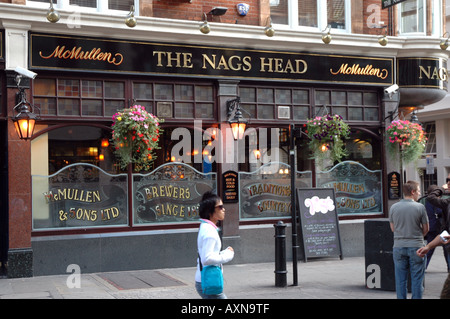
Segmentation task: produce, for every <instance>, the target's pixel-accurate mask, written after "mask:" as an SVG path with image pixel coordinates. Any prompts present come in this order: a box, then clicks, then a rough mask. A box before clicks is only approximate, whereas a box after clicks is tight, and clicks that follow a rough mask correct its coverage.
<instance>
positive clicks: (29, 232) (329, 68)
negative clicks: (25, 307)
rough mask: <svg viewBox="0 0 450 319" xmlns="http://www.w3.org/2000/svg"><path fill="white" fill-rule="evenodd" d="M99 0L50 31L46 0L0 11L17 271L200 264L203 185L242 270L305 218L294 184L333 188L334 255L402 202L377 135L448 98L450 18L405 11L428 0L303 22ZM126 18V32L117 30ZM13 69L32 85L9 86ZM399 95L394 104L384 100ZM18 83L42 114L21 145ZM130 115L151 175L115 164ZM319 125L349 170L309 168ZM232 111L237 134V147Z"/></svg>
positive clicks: (5, 172)
mask: <svg viewBox="0 0 450 319" xmlns="http://www.w3.org/2000/svg"><path fill="white" fill-rule="evenodd" d="M44 2H45V5H44ZM103 2H105V1H99V2H98V3H97V5H96V6H94V7H93V8H90V7H83V3H81V2H80V4H79V6H76V7H75V6H71V5H70V4H69V3H66V2H65V1H57V2H56V3H55V4H54V5H53V6H54V9H56V10H58V12H59V14H60V19H59V21H58V22H56V23H51V22H49V20H47V19H46V16H48V14H49V13H48V2H47V1H25V3H21V4H14V3H13V4H9V3H2V4H0V12H1V14H0V21H1V22H2V28H3V29H2V30H1V33H0V34H1V37H2V41H1V51H0V53H1V55H0V69H1V73H2V78H1V83H2V91H1V92H2V95H1V101H2V103H1V105H2V107H1V113H2V117H1V119H0V129H1V130H0V133H1V136H2V142H1V145H2V148H3V149H5V152H4V154H3V155H2V160H1V163H2V174H1V176H2V194H1V197H0V198H1V201H2V202H1V207H2V208H1V213H0V214H1V216H0V236H1V238H2V240H1V247H0V249H1V262H2V269H3V271H4V272H5V273H6V274H7V275H8V276H9V277H22V276H33V275H35V276H36V275H47V274H63V273H66V269H67V266H68V265H70V264H77V265H79V266H80V268H81V271H82V272H100V271H117V270H131V269H156V268H166V267H187V266H194V265H195V264H196V256H197V252H196V237H197V230H198V211H197V210H198V203H199V201H200V199H201V196H202V195H203V193H205V192H206V191H210V190H213V191H216V192H217V193H218V194H219V195H220V196H221V197H222V198H223V201H224V204H225V209H226V219H225V220H224V222H223V223H222V225H221V229H222V237H223V241H224V245H231V246H233V247H234V249H235V251H236V258H235V261H234V262H237V263H251V262H270V261H272V260H273V255H274V246H273V235H274V229H273V224H275V223H276V222H278V221H280V220H281V221H283V222H285V223H287V224H289V225H292V223H291V222H292V220H295V221H296V223H298V222H300V219H299V218H295V217H294V218H293V217H292V211H293V208H295V207H294V206H297V205H296V203H295V201H294V202H293V201H292V196H291V194H292V191H291V190H292V186H293V185H294V187H295V188H296V189H314V188H327V189H332V190H333V192H334V195H335V207H336V211H337V214H338V217H339V226H340V237H341V242H342V250H343V255H344V256H361V255H363V253H364V250H363V246H364V240H363V233H364V232H363V222H364V220H365V219H367V218H379V217H385V216H387V211H388V208H389V206H390V205H391V204H392V203H393V202H394V201H395V200H397V199H398V198H399V196H398V192H399V187H400V184H401V178H402V177H401V176H400V175H401V174H399V173H398V172H400V171H403V169H402V167H401V165H400V164H399V163H398V162H396V161H391V160H390V158H389V156H388V154H387V152H386V148H385V143H386V139H385V136H384V131H385V129H386V127H387V125H389V123H390V122H391V121H392V120H393V119H395V118H396V116H398V115H397V114H398V113H399V112H398V111H399V108H402V107H414V108H424V107H426V105H428V104H431V103H433V102H436V101H439V100H440V99H442V98H443V97H444V96H445V94H446V92H447V58H448V55H447V51H445V50H443V49H441V48H440V46H439V43H440V41H441V35H442V34H443V33H444V32H443V31H444V30H443V23H441V25H431V20H430V19H431V18H432V17H440V19H441V20H440V21H443V19H444V17H445V15H444V14H443V8H444V6H443V3H442V2H441V1H435V2H433V3H432V5H431V6H429V7H426V12H427V14H428V15H427V16H425V17H419V16H418V18H421V19H422V18H423V19H425V20H424V21H425V22H427V21H428V22H429V23H426V24H425V25H426V26H422V27H423V28H424V29H423V30H422V31H420V32H419V31H417V30H416V29H414V27H413V26H411V25H410V24H411V22H410V21H408V20H406V18H404V17H406V16H407V14H406V13H407V12H410V11H411V10H412V9H411V4H410V3H415V4H416V5H418V6H420V5H421V6H422V7H423V6H425V2H426V1H420V0H418V1H413V0H408V1H406V2H405V3H403V4H398V5H396V6H393V5H391V6H389V4H383V5H382V4H381V3H380V4H379V3H378V2H377V3H375V2H374V1H347V0H342V1H327V3H329V6H328V7H327V10H328V12H329V13H330V14H329V16H327V17H321V16H320V12H323V10H321V9H323V8H321V7H320V6H321V5H322V4H321V3H322V2H321V1H306V2H307V3H310V4H311V5H314V6H312V7H311V8H308V10H310V11H307V12H309V13H308V14H306V15H305V14H304V12H303V10H302V8H301V6H302V4H301V3H300V2H298V3H297V1H293V0H288V1H263V0H261V1H256V0H255V1H249V2H248V3H249V9H248V13H246V14H245V15H244V14H243V13H245V8H246V6H244V7H242V6H241V3H239V2H237V1H236V3H235V1H218V2H217V7H216V8H213V7H207V4H206V1H205V3H204V4H203V1H191V2H188V1H174V2H173V3H172V2H170V5H171V6H173V8H175V9H176V10H175V9H174V10H167V8H166V7H163V5H162V4H160V3H158V2H157V1H130V3H129V4H127V6H126V8H125V7H123V6H120V5H119V4H114V3H113V2H114V1H106V2H108V5H105V4H102V3H103ZM106 2H105V3H106ZM306 2H305V3H306ZM70 3H72V2H70ZM302 3H303V1H302ZM426 3H427V4H428V2H426ZM295 4H296V5H297V6H298V8H297V7H296V6H294V5H295ZM114 5H116V6H117V7H114ZM130 5H133V6H134V8H136V10H134V8H133V10H134V11H132V12H130V13H129V12H128V8H129V7H130ZM168 5H169V4H168ZM286 5H289V10H288V9H286V7H285V6H286ZM103 6H105V7H108V9H105V7H103ZM221 6H223V7H228V8H227V10H225V11H226V13H224V14H223V7H221ZM283 6H284V7H283ZM317 6H318V7H317ZM383 6H385V7H386V8H383ZM112 7H113V8H114V9H111V8H112ZM316 7H317V8H316ZM413 7H414V6H413ZM173 8H172V9H173ZM293 8H296V9H295V10H294V9H293ZM314 8H315V9H314ZM214 9H222V15H217V13H218V12H220V10H216V11H215V10H214ZM303 9H305V8H303ZM305 10H306V9H305ZM311 10H312V11H311ZM408 10H410V11H408ZM174 11H176V12H177V14H174V13H173V12H174ZM193 11H195V13H192V12H193ZM196 11H198V12H196ZM419 11H420V10H418V11H417V12H416V13H417V15H419V13H418V12H419ZM305 12H306V11H305ZM331 12H335V13H336V14H335V15H332V14H331ZM420 12H421V11H420ZM131 13H134V17H135V18H136V21H137V25H136V26H134V27H130V26H129V25H126V24H125V18H126V17H128V18H127V19H129V18H130V17H131ZM203 13H205V14H203ZM337 13H339V15H338V14H337ZM368 13H369V14H372V15H373V16H372V15H371V16H370V17H369V16H368ZM183 14H184V15H183ZM293 14H294V15H295V16H296V15H298V16H299V19H298V21H296V22H292V21H294V20H292V17H293ZM304 19H306V20H308V21H309V22H305V21H306V20H304ZM323 19H325V20H327V19H328V20H327V21H328V23H326V24H325V25H323V21H322V20H323ZM427 19H428V20H427ZM372 20H373V21H376V23H375V22H373V21H372ZM433 21H435V20H433ZM128 22H129V20H127V23H128ZM381 22H382V23H381ZM205 23H207V24H208V27H209V28H210V31H209V33H204V31H205V28H203V29H201V28H202V27H204V24H205ZM383 25H387V26H386V27H383ZM323 26H325V27H328V30H329V34H328V33H327V31H325V32H324V31H323V29H325V28H323ZM374 26H376V27H374ZM419 26H420V25H419ZM416 27H418V26H416ZM271 28H272V29H271ZM408 28H409V29H408ZM273 30H275V34H274V35H273V36H272V33H271V32H270V31H273ZM413 30H416V31H413ZM384 34H387V35H388V36H387V39H388V44H387V45H380V43H383V42H382V41H379V40H381V39H382V37H383V35H384ZM412 35H414V36H412ZM327 36H331V42H329V41H328V40H329V38H327ZM17 66H19V67H22V68H25V69H27V70H30V71H32V72H34V73H36V74H37V75H36V77H35V78H33V77H31V78H27V77H26V76H22V78H21V81H20V83H18V81H17V72H16V70H17V69H16V67H17ZM395 84H398V85H399V87H400V89H399V93H397V92H394V93H390V92H388V93H385V91H386V89H387V88H390V87H392V86H393V85H395ZM21 87H23V88H25V90H24V91H23V92H25V97H26V98H27V100H26V102H27V103H28V104H27V105H28V106H29V109H30V111H32V112H33V113H34V114H36V115H37V116H38V120H37V121H36V126H35V130H34V133H33V136H32V137H31V139H30V140H21V139H20V138H19V136H18V135H17V133H16V131H15V127H14V121H13V120H14V119H15V117H16V116H17V114H16V113H17V105H22V104H20V103H22V101H23V100H20V99H19V98H18V96H19V97H23V95H20V94H19V95H18V94H17V92H20V88H21ZM124 109H131V110H132V111H130V112H139V110H141V109H145V110H146V111H148V112H149V113H151V114H152V116H155V117H156V118H157V119H158V121H159V123H158V125H159V130H158V132H159V133H158V137H157V138H158V149H156V150H153V151H154V152H153V153H152V156H151V157H152V158H151V159H149V161H148V163H144V165H136V164H129V165H128V166H126V167H123V166H121V165H119V161H118V158H117V154H116V153H117V152H116V149H115V146H114V139H113V130H114V126H113V124H114V123H115V122H116V121H121V120H122V116H120V115H121V113H118V112H122V111H123V110H124ZM133 110H134V111H133ZM327 114H331V115H339V116H340V117H341V118H342V119H343V120H344V121H345V122H346V123H347V124H348V125H349V127H350V135H349V138H348V139H346V140H345V147H346V150H347V153H346V155H345V156H344V158H343V159H342V161H340V162H339V161H331V160H330V159H325V161H324V162H323V163H321V164H320V165H319V163H318V161H317V160H316V159H315V158H314V157H313V155H312V154H313V152H312V150H311V149H310V148H309V146H308V144H309V143H308V142H309V137H308V134H307V133H308V132H307V130H306V123H307V121H308V120H309V119H314V118H316V117H319V116H325V115H327ZM135 115H137V113H136V114H134V115H133V114H131V113H130V116H131V117H132V116H135ZM238 115H239V116H238ZM237 118H239V120H240V121H245V122H246V124H247V126H246V129H245V132H243V133H244V134H243V136H240V137H235V136H233V130H232V129H231V124H232V123H233V121H234V120H235V119H237ZM134 120H135V121H137V122H139V118H138V117H136V118H135V119H134ZM128 138H129V139H132V140H134V139H135V138H139V136H138V134H136V135H134V134H131V135H130V136H129V137H128ZM324 151H326V149H324ZM399 179H400V181H399ZM292 183H293V184H292ZM293 204H294V205H293ZM295 228H299V230H301V225H299V224H296V227H295ZM289 229H290V230H289V231H291V233H293V232H292V226H289ZM298 241H299V244H300V246H301V247H302V246H303V242H302V238H301V236H300V237H299V238H298ZM325 246H326V245H325V244H323V245H322V246H321V248H320V249H319V250H317V254H318V255H317V256H320V255H321V252H324V251H326V249H327V247H325ZM301 255H302V254H301V253H300V257H301Z"/></svg>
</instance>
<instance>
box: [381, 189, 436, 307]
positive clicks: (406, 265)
mask: <svg viewBox="0 0 450 319" xmlns="http://www.w3.org/2000/svg"><path fill="white" fill-rule="evenodd" d="M419 197H420V185H419V183H418V182H416V181H408V182H406V183H405V184H404V185H403V199H402V200H400V201H399V202H397V203H395V204H394V205H392V207H391V209H390V210H389V222H390V224H391V230H392V231H393V232H394V248H393V255H394V266H395V288H396V291H397V298H398V299H406V295H407V292H408V288H407V283H408V274H409V273H410V274H411V291H412V298H413V299H421V298H422V294H423V278H424V275H425V263H426V257H419V256H418V255H417V254H416V251H417V250H418V249H419V248H421V247H423V246H425V243H424V236H425V235H426V234H427V232H428V230H429V225H428V216H427V212H426V209H425V206H423V205H422V204H420V203H417V200H418V199H419Z"/></svg>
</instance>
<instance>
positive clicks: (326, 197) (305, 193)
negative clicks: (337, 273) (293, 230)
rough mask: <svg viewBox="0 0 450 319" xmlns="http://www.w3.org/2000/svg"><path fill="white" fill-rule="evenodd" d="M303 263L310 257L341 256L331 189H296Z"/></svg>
mask: <svg viewBox="0 0 450 319" xmlns="http://www.w3.org/2000/svg"><path fill="white" fill-rule="evenodd" d="M297 201H298V207H299V212H300V222H301V233H302V237H303V247H304V256H305V262H306V261H307V259H308V258H314V257H334V256H335V257H340V259H343V256H342V247H341V238H340V234H339V220H338V216H337V212H336V199H335V195H334V189H333V188H297Z"/></svg>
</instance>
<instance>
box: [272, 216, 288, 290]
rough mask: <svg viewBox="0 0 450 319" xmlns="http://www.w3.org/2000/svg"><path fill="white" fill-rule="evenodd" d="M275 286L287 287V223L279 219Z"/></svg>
mask: <svg viewBox="0 0 450 319" xmlns="http://www.w3.org/2000/svg"><path fill="white" fill-rule="evenodd" d="M273 226H274V227H275V287H286V286H287V280H286V275H287V271H286V225H285V224H284V223H283V222H282V221H279V222H278V223H276V224H275V225H273Z"/></svg>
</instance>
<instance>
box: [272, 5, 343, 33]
mask: <svg viewBox="0 0 450 319" xmlns="http://www.w3.org/2000/svg"><path fill="white" fill-rule="evenodd" d="M350 9H351V4H350V1H349V0H327V1H324V0H271V1H270V17H271V19H272V22H273V23H274V24H281V25H289V26H290V27H291V28H293V29H296V28H304V27H306V28H318V29H319V30H324V29H325V28H326V27H327V26H330V27H331V28H333V29H338V30H347V29H348V27H349V26H350V25H351V21H350V20H351V14H350ZM347 31H348V32H350V30H347Z"/></svg>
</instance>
